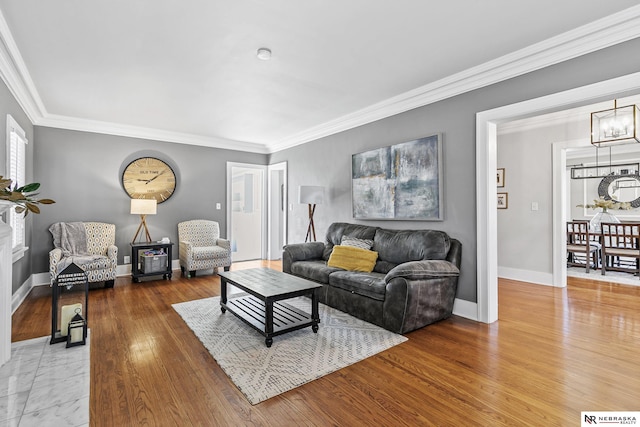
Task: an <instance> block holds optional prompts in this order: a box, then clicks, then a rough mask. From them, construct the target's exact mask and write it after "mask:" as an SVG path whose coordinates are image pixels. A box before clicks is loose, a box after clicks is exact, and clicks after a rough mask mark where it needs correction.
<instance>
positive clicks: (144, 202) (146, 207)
mask: <svg viewBox="0 0 640 427" xmlns="http://www.w3.org/2000/svg"><path fill="white" fill-rule="evenodd" d="M157 208H158V202H157V201H156V200H155V199H131V214H132V215H140V225H138V230H137V231H136V235H135V236H133V240H132V241H131V243H135V242H136V239H137V238H138V234H140V230H142V228H143V227H144V232H145V234H146V236H147V243H151V236H150V235H149V229H148V228H147V220H146V218H147V215H155V214H156V210H157Z"/></svg>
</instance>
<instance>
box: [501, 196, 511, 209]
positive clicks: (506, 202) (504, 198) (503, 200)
mask: <svg viewBox="0 0 640 427" xmlns="http://www.w3.org/2000/svg"><path fill="white" fill-rule="evenodd" d="M508 207H509V193H498V209H507V208H508Z"/></svg>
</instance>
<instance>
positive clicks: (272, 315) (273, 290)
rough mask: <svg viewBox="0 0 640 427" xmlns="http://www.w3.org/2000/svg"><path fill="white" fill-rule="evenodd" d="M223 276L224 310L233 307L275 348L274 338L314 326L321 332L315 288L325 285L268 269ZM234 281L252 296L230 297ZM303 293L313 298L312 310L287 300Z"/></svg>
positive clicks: (223, 274) (240, 316) (228, 273)
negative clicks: (299, 306)
mask: <svg viewBox="0 0 640 427" xmlns="http://www.w3.org/2000/svg"><path fill="white" fill-rule="evenodd" d="M218 274H219V276H220V278H221V281H222V283H221V287H220V291H221V292H220V294H221V297H220V310H222V313H225V312H226V311H227V310H229V311H230V312H231V313H233V314H234V315H235V316H236V317H238V318H239V319H241V320H242V321H244V322H245V323H246V324H248V325H249V326H251V327H253V328H254V329H256V330H257V331H258V332H260V333H261V334H262V335H264V337H265V344H266V346H267V347H271V345H272V344H273V337H275V336H277V335H281V334H284V333H286V332H291V331H295V330H298V329H302V328H306V327H308V326H311V329H312V330H313V332H314V333H315V332H318V324H319V323H320V316H319V313H318V296H317V295H316V292H315V290H316V289H318V288H320V287H322V286H321V285H319V284H317V283H315V282H311V281H309V280H306V279H302V278H300V277H295V276H291V275H289V274H285V273H282V272H279V271H275V270H270V269H266V268H256V269H250V270H240V271H225V272H219V273H218ZM228 284H230V285H232V286H235V287H237V288H239V289H242V290H243V291H245V292H247V293H248V295H246V294H245V295H243V296H239V297H235V298H231V299H228V298H227V291H228V289H227V285H228ZM299 296H309V297H311V313H310V314H309V313H306V312H305V311H302V310H300V309H298V308H295V307H293V306H291V305H289V304H287V303H285V302H282V301H283V300H286V299H290V298H295V297H299Z"/></svg>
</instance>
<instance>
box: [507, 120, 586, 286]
mask: <svg viewBox="0 0 640 427" xmlns="http://www.w3.org/2000/svg"><path fill="white" fill-rule="evenodd" d="M589 132H590V129H589V120H588V116H587V117H585V121H584V122H575V121H574V122H569V123H565V124H552V125H548V126H541V127H537V128H534V129H526V130H517V129H510V130H509V131H508V132H500V127H499V134H498V155H497V162H498V163H497V166H498V167H499V168H505V187H504V188H498V189H497V191H498V192H507V193H508V194H509V205H508V208H507V209H499V210H498V273H499V276H500V277H506V278H512V279H516V280H523V279H524V278H526V279H527V280H529V281H533V282H536V283H542V284H547V285H551V284H552V273H553V258H552V252H553V251H552V225H553V222H552V207H553V206H552V190H553V188H552V148H551V147H552V144H553V143H554V142H560V141H569V140H576V139H580V138H582V139H585V141H586V140H587V138H588V137H589ZM532 203H537V204H538V210H537V211H535V210H532Z"/></svg>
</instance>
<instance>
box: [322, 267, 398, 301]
mask: <svg viewBox="0 0 640 427" xmlns="http://www.w3.org/2000/svg"><path fill="white" fill-rule="evenodd" d="M329 285H331V286H333V287H336V288H340V289H344V290H345V291H348V292H351V293H353V294H358V295H363V296H366V297H369V298H373V299H375V300H378V301H384V295H385V292H386V289H387V288H386V286H387V285H386V283H385V281H384V274H380V273H364V272H359V271H336V272H335V273H332V274H331V276H329Z"/></svg>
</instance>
